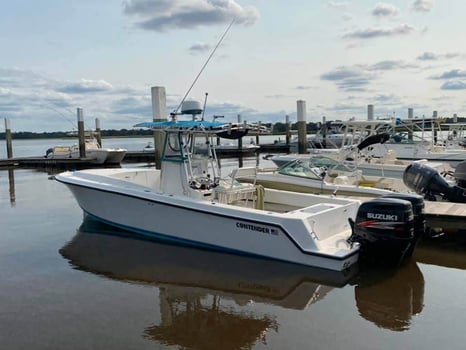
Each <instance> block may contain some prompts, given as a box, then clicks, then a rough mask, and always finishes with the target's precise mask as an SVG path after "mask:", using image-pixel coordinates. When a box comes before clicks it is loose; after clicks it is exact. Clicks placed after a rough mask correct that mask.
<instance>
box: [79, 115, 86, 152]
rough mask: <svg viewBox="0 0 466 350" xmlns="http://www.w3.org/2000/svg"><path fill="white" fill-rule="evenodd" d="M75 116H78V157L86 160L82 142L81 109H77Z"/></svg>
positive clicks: (84, 147)
mask: <svg viewBox="0 0 466 350" xmlns="http://www.w3.org/2000/svg"><path fill="white" fill-rule="evenodd" d="M77 114H78V138H79V157H80V158H86V142H85V140H84V117H83V109H82V108H79V107H78V108H77Z"/></svg>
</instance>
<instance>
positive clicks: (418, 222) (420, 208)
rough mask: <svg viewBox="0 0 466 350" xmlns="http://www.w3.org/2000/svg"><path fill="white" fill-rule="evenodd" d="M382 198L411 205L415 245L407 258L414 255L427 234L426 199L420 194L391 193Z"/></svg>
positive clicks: (407, 253)
mask: <svg viewBox="0 0 466 350" xmlns="http://www.w3.org/2000/svg"><path fill="white" fill-rule="evenodd" d="M382 198H395V199H402V200H405V201H408V202H410V203H411V206H412V207H413V215H414V244H412V245H411V247H410V248H409V249H408V251H407V252H406V256H407V257H408V256H411V255H413V252H414V248H416V245H417V243H418V242H419V241H420V239H421V238H422V236H423V235H424V234H425V232H426V214H425V204H424V198H423V197H422V196H421V195H418V194H411V193H391V194H387V195H385V196H383V197H382Z"/></svg>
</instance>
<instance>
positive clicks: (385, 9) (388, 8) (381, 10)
mask: <svg viewBox="0 0 466 350" xmlns="http://www.w3.org/2000/svg"><path fill="white" fill-rule="evenodd" d="M399 12H400V10H399V9H398V8H397V7H395V6H393V5H392V4H387V3H384V2H379V3H378V4H377V5H376V6H375V8H374V9H373V10H372V15H373V16H375V17H379V18H381V17H394V16H396V15H398V13H399Z"/></svg>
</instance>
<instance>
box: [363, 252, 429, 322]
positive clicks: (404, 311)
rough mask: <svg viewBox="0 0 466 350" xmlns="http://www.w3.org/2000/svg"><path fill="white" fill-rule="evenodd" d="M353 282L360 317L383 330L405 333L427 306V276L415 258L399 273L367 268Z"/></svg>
mask: <svg viewBox="0 0 466 350" xmlns="http://www.w3.org/2000/svg"><path fill="white" fill-rule="evenodd" d="M354 282H355V288H354V294H355V298H356V306H357V308H358V311H359V314H360V315H361V317H363V318H365V319H366V320H368V321H371V322H372V323H374V324H375V325H376V326H378V327H380V328H385V329H389V330H392V331H406V330H408V329H409V328H410V325H411V319H412V317H413V316H415V315H418V314H420V313H421V312H422V309H423V307H424V276H423V275H422V272H421V270H420V269H419V267H418V265H417V263H416V262H415V261H414V260H413V259H411V260H410V261H407V263H406V264H404V265H403V266H401V267H399V268H398V269H396V270H385V271H383V270H381V269H371V268H369V267H367V268H366V267H365V268H364V269H362V272H361V274H360V275H359V276H358V277H357V278H356V279H355V281H354Z"/></svg>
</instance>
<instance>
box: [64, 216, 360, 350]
mask: <svg viewBox="0 0 466 350" xmlns="http://www.w3.org/2000/svg"><path fill="white" fill-rule="evenodd" d="M60 253H61V254H62V255H63V256H64V257H65V258H67V259H68V260H69V261H70V263H71V264H72V265H73V266H74V267H76V268H78V269H81V270H85V271H89V272H92V273H96V274H100V275H104V276H106V277H108V278H112V279H118V280H124V281H129V282H131V283H149V284H154V285H156V286H157V287H158V291H159V300H158V303H159V307H160V319H161V321H160V323H159V324H153V325H149V326H148V327H147V328H146V329H145V330H144V332H143V336H144V337H146V338H148V339H152V340H155V341H157V342H160V343H162V344H169V345H178V346H181V347H187V348H202V349H210V348H212V349H219V348H222V349H239V348H250V347H251V346H252V345H254V344H255V343H256V342H263V343H266V336H267V334H268V333H269V332H270V331H275V332H278V329H279V324H278V323H277V321H276V320H275V317H274V316H273V315H271V314H270V309H268V311H267V312H265V311H264V312H262V311H260V310H261V308H256V307H255V305H254V304H255V303H263V304H271V305H274V306H279V307H283V308H288V309H296V310H303V309H306V308H308V307H309V306H310V305H312V304H314V303H316V302H318V301H319V300H322V299H323V298H324V297H325V296H326V295H327V294H328V293H329V292H330V291H331V290H332V289H333V288H335V287H342V286H344V285H345V284H346V283H347V282H348V281H349V280H350V279H351V278H352V277H354V275H355V274H356V273H357V271H356V267H355V268H353V269H351V270H347V271H345V272H332V271H328V270H321V269H315V268H309V267H305V266H300V265H294V264H286V263H279V262H274V261H270V260H263V259H255V258H250V257H243V256H237V255H231V254H223V253H218V252H212V251H207V250H199V249H193V248H188V247H182V246H175V245H166V244H161V243H158V242H153V241H147V240H142V239H135V238H134V237H129V236H128V235H127V233H125V232H124V231H118V230H115V229H114V228H110V227H109V226H106V225H104V224H101V223H98V222H96V221H94V220H92V219H90V218H88V217H87V218H85V219H84V221H83V223H82V225H81V226H80V228H79V230H78V232H77V234H76V236H75V237H74V238H73V239H72V240H71V241H70V242H69V243H68V244H67V245H65V246H64V247H63V248H62V249H61V250H60Z"/></svg>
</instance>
